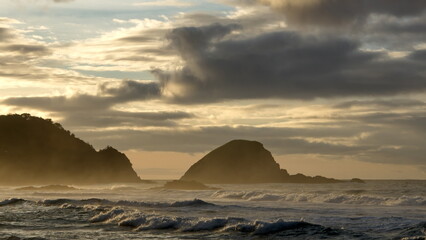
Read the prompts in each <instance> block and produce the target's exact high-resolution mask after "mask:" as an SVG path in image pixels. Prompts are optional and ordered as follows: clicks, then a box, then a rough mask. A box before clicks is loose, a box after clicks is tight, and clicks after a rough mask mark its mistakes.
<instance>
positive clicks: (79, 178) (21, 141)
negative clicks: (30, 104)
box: [0, 114, 141, 185]
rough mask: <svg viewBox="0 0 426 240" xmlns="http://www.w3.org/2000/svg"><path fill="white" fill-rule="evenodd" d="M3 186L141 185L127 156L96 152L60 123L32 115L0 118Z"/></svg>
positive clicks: (0, 169) (109, 148)
mask: <svg viewBox="0 0 426 240" xmlns="http://www.w3.org/2000/svg"><path fill="white" fill-rule="evenodd" d="M0 165H1V167H0V184H14V185H18V184H95V183H113V182H139V181H141V180H140V178H139V177H138V176H137V174H136V172H135V171H134V170H133V169H132V165H131V163H130V161H129V159H128V158H127V157H126V155H124V154H122V153H120V152H118V151H117V150H115V149H114V148H112V147H107V148H105V149H103V150H100V151H99V152H97V151H96V150H95V149H94V148H93V147H92V146H91V145H89V144H87V143H86V142H84V141H82V140H80V139H78V138H76V137H75V136H74V134H72V133H70V132H69V131H66V130H65V129H64V128H63V127H62V126H61V125H60V124H59V123H53V122H52V121H51V120H50V119H47V120H46V119H42V118H38V117H32V116H30V115H29V114H22V115H16V114H15V115H7V116H0Z"/></svg>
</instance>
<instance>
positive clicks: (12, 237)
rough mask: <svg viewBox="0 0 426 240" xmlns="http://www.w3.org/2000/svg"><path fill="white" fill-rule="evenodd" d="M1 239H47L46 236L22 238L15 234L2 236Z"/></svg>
mask: <svg viewBox="0 0 426 240" xmlns="http://www.w3.org/2000/svg"><path fill="white" fill-rule="evenodd" d="M0 240H47V239H46V238H41V237H30V238H20V237H17V236H14V235H11V236H8V237H3V236H2V237H0Z"/></svg>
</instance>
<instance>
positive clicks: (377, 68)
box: [153, 24, 426, 103]
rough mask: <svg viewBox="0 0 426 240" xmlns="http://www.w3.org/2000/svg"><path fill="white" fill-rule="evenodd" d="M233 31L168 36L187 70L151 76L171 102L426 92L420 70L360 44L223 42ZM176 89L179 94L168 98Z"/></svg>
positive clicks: (294, 36) (281, 36)
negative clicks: (364, 47)
mask: <svg viewBox="0 0 426 240" xmlns="http://www.w3.org/2000/svg"><path fill="white" fill-rule="evenodd" d="M235 28H236V26H235V25H230V26H227V25H225V26H224V25H218V24H215V25H211V26H207V27H200V28H196V27H185V28H178V29H175V30H173V31H172V32H171V33H170V34H169V36H168V37H169V39H170V41H171V46H172V47H173V48H174V49H175V50H176V51H178V53H179V55H180V56H181V58H182V59H183V60H184V61H185V66H184V67H183V68H182V69H181V70H179V71H173V72H167V71H163V70H159V69H158V70H155V71H153V74H154V75H156V76H157V77H158V79H159V80H160V81H161V83H162V87H163V90H164V92H168V91H171V92H172V97H171V100H172V101H178V102H186V103H191V102H209V101H218V100H224V99H250V98H284V99H313V98H319V97H320V98H330V97H342V96H354V95H355V96H369V95H373V96H375V95H393V94H400V93H408V92H415V91H423V90H425V89H426V80H425V76H426V75H425V66H426V65H425V63H424V62H419V63H413V62H412V61H410V60H409V59H390V58H388V57H387V56H385V55H383V54H381V53H373V52H365V51H362V50H360V43H359V42H357V41H353V40H350V39H347V38H336V37H331V36H322V37H318V36H312V35H310V36H306V35H301V34H300V33H297V32H275V33H268V34H263V35H260V36H256V37H252V38H245V39H239V40H236V39H223V38H224V37H227V34H229V33H230V32H231V31H232V30H233V29H235ZM221 39H222V40H221ZM413 54H415V53H413ZM176 86H178V87H179V88H178V89H179V90H178V91H175V92H173V91H174V88H175V87H176Z"/></svg>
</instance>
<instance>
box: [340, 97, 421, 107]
mask: <svg viewBox="0 0 426 240" xmlns="http://www.w3.org/2000/svg"><path fill="white" fill-rule="evenodd" d="M416 106H426V103H425V102H422V101H419V100H413V99H392V100H353V101H346V102H342V103H339V104H336V105H334V107H335V108H352V107H384V108H398V107H416Z"/></svg>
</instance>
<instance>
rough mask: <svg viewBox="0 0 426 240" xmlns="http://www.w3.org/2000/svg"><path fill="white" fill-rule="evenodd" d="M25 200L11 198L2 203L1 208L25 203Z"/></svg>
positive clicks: (0, 203)
mask: <svg viewBox="0 0 426 240" xmlns="http://www.w3.org/2000/svg"><path fill="white" fill-rule="evenodd" d="M24 202H25V200H24V199H21V198H9V199H6V200H3V201H1V202H0V207H3V206H7V205H12V204H20V203H24Z"/></svg>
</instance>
